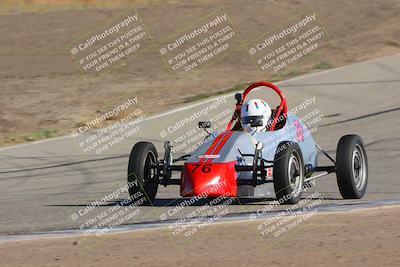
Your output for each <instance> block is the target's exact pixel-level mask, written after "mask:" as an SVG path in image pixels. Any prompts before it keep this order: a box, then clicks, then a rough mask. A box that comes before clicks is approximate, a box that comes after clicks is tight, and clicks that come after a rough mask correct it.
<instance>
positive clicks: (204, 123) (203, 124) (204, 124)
mask: <svg viewBox="0 0 400 267" xmlns="http://www.w3.org/2000/svg"><path fill="white" fill-rule="evenodd" d="M199 128H201V129H209V128H211V121H199Z"/></svg>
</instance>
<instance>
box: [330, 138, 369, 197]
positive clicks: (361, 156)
mask: <svg viewBox="0 0 400 267" xmlns="http://www.w3.org/2000/svg"><path fill="white" fill-rule="evenodd" d="M336 178H337V183H338V186H339V191H340V194H341V195H342V197H343V198H345V199H359V198H362V197H363V196H364V195H365V192H366V190H367V184H368V159H367V152H366V150H365V146H364V143H363V141H362V139H361V137H360V136H358V135H345V136H343V137H342V138H340V140H339V143H338V146H337V151H336Z"/></svg>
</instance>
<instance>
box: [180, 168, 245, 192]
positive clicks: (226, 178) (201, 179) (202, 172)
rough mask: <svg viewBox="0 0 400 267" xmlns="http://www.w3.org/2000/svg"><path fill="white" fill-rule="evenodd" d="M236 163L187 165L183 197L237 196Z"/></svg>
mask: <svg viewBox="0 0 400 267" xmlns="http://www.w3.org/2000/svg"><path fill="white" fill-rule="evenodd" d="M235 165H236V162H226V163H205V162H203V163H185V166H184V168H183V171H182V178H181V190H180V193H181V196H183V197H187V196H199V197H218V196H227V197H228V196H229V197H236V195H237V173H236V170H235Z"/></svg>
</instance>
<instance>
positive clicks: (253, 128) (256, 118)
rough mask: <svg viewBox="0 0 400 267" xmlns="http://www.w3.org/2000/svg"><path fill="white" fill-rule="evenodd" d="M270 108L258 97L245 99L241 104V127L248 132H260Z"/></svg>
mask: <svg viewBox="0 0 400 267" xmlns="http://www.w3.org/2000/svg"><path fill="white" fill-rule="evenodd" d="M271 113H272V111H271V108H270V107H269V105H268V104H267V103H266V102H265V101H263V100H260V99H250V100H247V101H246V102H245V103H243V105H242V110H241V118H242V126H243V129H244V130H245V131H247V132H249V133H255V132H261V131H263V130H265V128H266V127H267V124H268V121H269V117H271Z"/></svg>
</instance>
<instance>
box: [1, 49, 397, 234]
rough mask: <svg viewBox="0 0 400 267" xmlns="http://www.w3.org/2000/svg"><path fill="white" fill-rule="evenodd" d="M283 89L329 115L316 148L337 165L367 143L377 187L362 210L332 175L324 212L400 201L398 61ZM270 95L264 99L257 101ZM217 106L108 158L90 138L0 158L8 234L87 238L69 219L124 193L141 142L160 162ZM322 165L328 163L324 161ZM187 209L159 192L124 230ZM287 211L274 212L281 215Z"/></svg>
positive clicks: (143, 126) (249, 203)
mask: <svg viewBox="0 0 400 267" xmlns="http://www.w3.org/2000/svg"><path fill="white" fill-rule="evenodd" d="M279 86H280V87H281V89H283V90H284V92H285V94H286V97H287V99H288V104H289V109H290V108H293V107H295V106H297V105H299V104H301V103H303V102H304V101H305V100H306V99H310V98H312V97H314V96H315V99H316V104H314V105H311V106H309V107H308V109H306V110H303V111H302V112H304V113H303V114H306V113H307V111H312V110H314V109H315V108H318V109H319V110H321V112H322V114H324V117H323V119H322V120H321V121H320V122H318V128H317V131H316V132H315V134H314V138H315V140H316V141H317V143H318V144H319V145H320V146H322V147H324V148H325V149H326V150H327V151H328V152H329V153H330V154H331V155H333V156H334V155H335V149H336V145H337V142H338V140H339V138H340V137H341V136H342V135H345V134H349V133H356V134H359V135H360V136H361V137H362V138H363V139H364V142H365V144H366V146H367V153H368V160H369V183H368V189H367V194H366V196H365V197H364V198H363V199H362V200H343V199H342V198H341V196H340V194H339V191H338V188H337V184H336V177H335V174H330V175H328V176H326V177H324V178H323V179H321V180H318V182H317V186H316V187H315V188H313V189H310V192H314V191H318V192H320V193H321V194H322V195H323V197H324V200H323V201H322V203H321V205H322V206H329V205H343V204H350V203H363V202H371V201H376V200H385V199H386V200H387V199H390V200H397V199H400V181H399V173H400V160H399V159H400V137H399V132H400V126H399V124H400V88H399V87H400V55H394V56H390V57H385V58H381V59H376V60H372V61H368V62H362V63H357V64H353V65H349V66H346V67H342V68H338V69H334V70H328V71H324V72H321V73H317V74H312V75H307V76H304V77H300V78H295V79H291V80H289V81H286V82H281V83H279ZM262 95H263V92H262V91H261V90H259V91H257V92H256V93H255V94H254V96H258V97H262ZM226 100H227V104H226V105H220V106H219V108H218V110H212V111H210V112H209V114H208V115H207V117H212V116H215V115H217V114H218V113H219V112H221V111H223V110H226V109H227V108H231V110H233V105H234V99H233V94H232V96H228V97H227V98H226ZM214 102H215V100H207V101H203V102H201V103H196V104H194V105H191V106H188V107H182V108H179V109H177V110H174V111H170V112H167V113H165V114H162V115H158V116H154V117H151V118H148V119H147V120H144V121H142V122H140V123H139V124H138V125H139V126H140V129H139V131H138V132H137V133H136V134H135V135H134V136H133V137H130V138H126V139H124V140H123V141H121V142H119V143H118V144H116V145H114V146H112V147H111V148H110V149H109V150H107V151H105V152H103V153H101V154H100V155H96V153H95V152H91V153H84V152H83V151H82V149H81V148H80V147H79V142H80V141H81V140H83V139H85V138H87V137H88V136H89V135H88V134H84V135H81V136H78V137H63V138H55V139H50V140H45V141H42V142H36V143H31V144H26V145H19V146H14V147H9V148H3V149H1V150H0V159H1V161H0V162H1V167H0V203H1V204H0V214H1V224H0V234H1V235H11V234H13V235H15V234H30V233H35V232H46V231H52V230H67V229H76V228H79V226H80V225H81V224H82V222H84V221H85V220H87V218H88V217H86V218H85V217H84V216H82V217H80V218H79V219H78V220H76V221H74V220H73V219H72V218H71V215H73V214H79V210H82V209H84V208H85V207H86V206H87V205H90V204H91V203H92V202H93V201H96V200H100V199H102V198H104V196H106V195H108V194H110V193H112V192H115V191H116V190H118V189H119V188H121V187H123V186H124V185H125V184H126V168H127V162H128V155H129V153H130V150H131V148H132V146H133V144H134V143H135V142H137V141H143V140H145V141H151V142H153V143H154V144H155V145H156V147H157V149H158V151H159V154H161V155H162V154H163V149H162V147H163V142H164V140H166V139H169V140H174V139H175V138H177V137H179V136H181V135H183V134H185V133H187V132H188V131H190V130H192V129H195V128H196V125H197V120H193V121H191V122H189V123H186V124H184V125H183V126H182V127H181V128H180V129H179V130H177V131H175V132H172V133H168V127H169V126H171V125H175V124H176V122H177V121H180V120H182V119H183V118H185V117H187V116H188V115H191V114H194V113H196V112H197V111H199V110H202V109H204V108H206V107H207V106H209V105H210V104H212V103H214ZM300 115H301V114H300ZM206 119H207V118H204V119H203V120H206ZM164 129H167V136H166V137H165V138H161V137H160V132H161V131H162V130H164ZM183 142H184V141H183ZM321 158H322V157H321ZM322 163H327V162H326V161H324V160H323V161H322ZM127 197H128V195H127V193H123V194H121V195H119V196H118V198H115V199H113V200H111V201H108V202H107V203H105V204H104V205H101V206H99V207H96V209H95V212H96V213H100V212H102V211H105V210H107V209H109V208H110V207H112V206H113V205H118V203H120V202H121V201H122V200H123V199H125V198H127ZM272 197H273V195H271V198H267V199H254V200H249V199H241V200H239V201H235V202H233V203H232V204H231V205H230V206H229V213H231V214H240V213H243V214H248V213H251V212H254V211H257V210H260V209H262V208H263V207H264V206H265V205H268V203H270V202H271V201H272ZM179 203H182V199H180V198H179V187H178V186H173V185H172V186H169V187H167V188H164V187H159V192H158V194H157V200H156V202H155V203H154V206H152V207H141V208H140V213H139V214H138V215H137V216H134V217H133V218H131V219H130V220H127V221H125V222H124V224H132V223H139V222H152V221H159V220H160V215H161V214H163V213H168V211H169V210H171V209H174V208H175V205H177V204H178V205H179ZM202 204H204V203H197V204H196V205H194V206H192V207H187V208H185V209H184V210H183V211H180V212H177V213H175V214H174V215H172V216H171V217H170V218H168V219H177V218H179V217H182V216H184V214H186V213H187V212H190V211H192V210H195V209H196V208H198V207H199V206H201V205H202ZM285 208H287V207H285V206H276V207H274V209H275V210H281V209H285Z"/></svg>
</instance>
